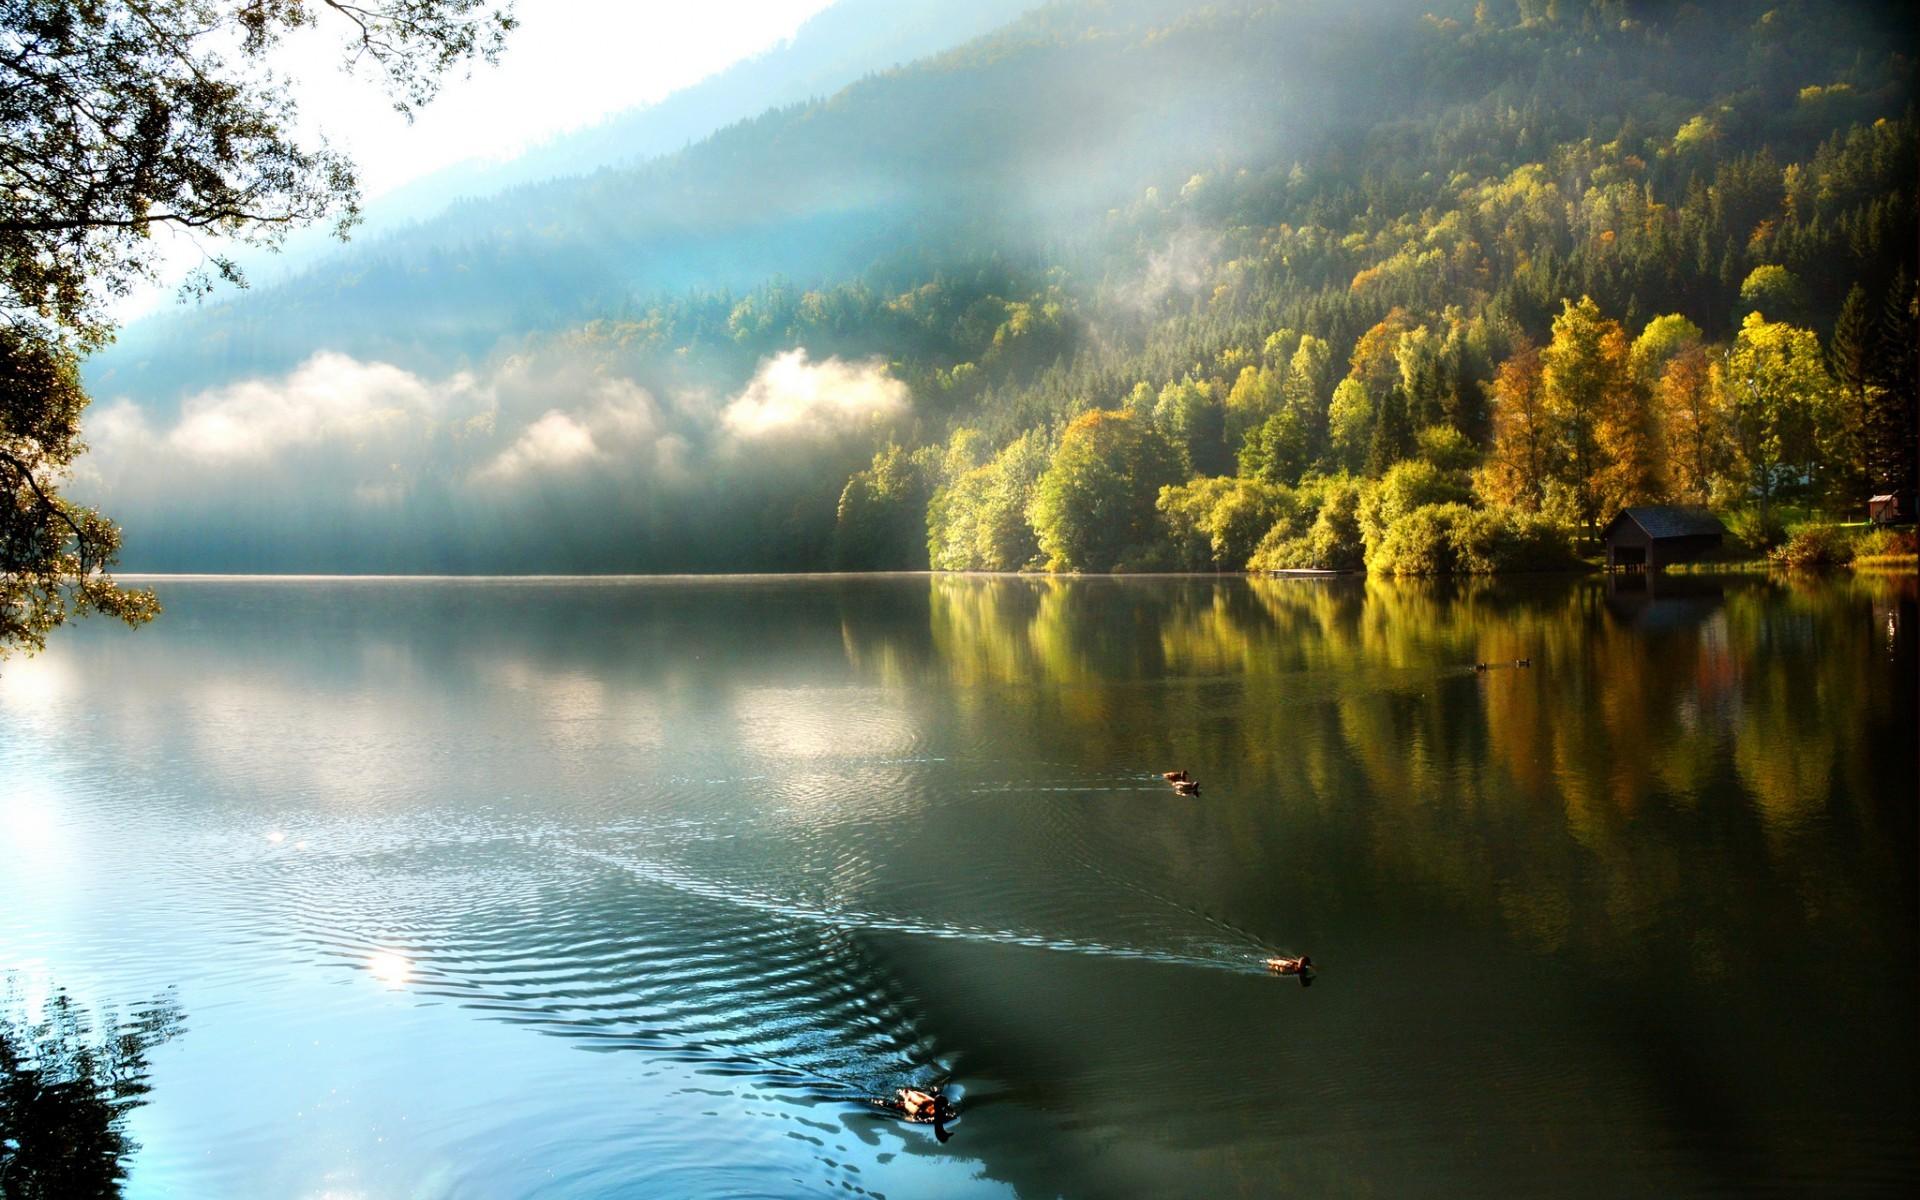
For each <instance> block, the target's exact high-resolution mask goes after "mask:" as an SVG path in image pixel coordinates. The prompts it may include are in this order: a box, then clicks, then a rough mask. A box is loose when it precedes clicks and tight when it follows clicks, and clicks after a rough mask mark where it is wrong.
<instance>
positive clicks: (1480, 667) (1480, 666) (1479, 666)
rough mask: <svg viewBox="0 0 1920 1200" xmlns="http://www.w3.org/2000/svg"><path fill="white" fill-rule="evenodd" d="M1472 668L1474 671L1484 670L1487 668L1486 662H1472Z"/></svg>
mask: <svg viewBox="0 0 1920 1200" xmlns="http://www.w3.org/2000/svg"><path fill="white" fill-rule="evenodd" d="M1473 669H1474V670H1476V671H1484V670H1486V669H1487V664H1486V663H1475V664H1473Z"/></svg>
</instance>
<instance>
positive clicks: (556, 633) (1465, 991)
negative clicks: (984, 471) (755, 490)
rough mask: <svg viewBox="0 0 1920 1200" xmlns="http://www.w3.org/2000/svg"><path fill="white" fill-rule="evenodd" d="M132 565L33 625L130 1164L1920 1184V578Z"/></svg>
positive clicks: (15, 697) (1474, 1187) (38, 951)
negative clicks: (114, 1037) (1168, 778)
mask: <svg viewBox="0 0 1920 1200" xmlns="http://www.w3.org/2000/svg"><path fill="white" fill-rule="evenodd" d="M155 585H156V586H157V587H158V589H159V592H160V595H161V599H162V601H163V603H164V604H165V606H166V613H165V615H164V616H163V617H162V618H161V619H160V620H159V621H158V622H157V623H156V624H154V625H153V626H151V627H149V628H146V629H142V630H139V631H137V632H130V631H128V630H125V629H123V628H118V627H113V626H110V625H108V624H106V623H104V622H97V621H96V622H90V623H83V624H81V625H79V626H75V627H73V628H70V629H68V630H64V631H62V632H61V633H59V634H58V635H56V637H55V640H54V642H53V644H52V646H51V647H50V649H49V650H48V651H47V652H46V653H45V654H43V655H41V656H39V657H37V658H34V659H29V660H9V661H8V662H6V663H5V664H4V666H0V781H3V782H0V973H4V975H5V977H6V982H5V1002H6V1004H7V1006H8V1008H7V1010H6V1011H7V1012H8V1013H9V1014H11V1015H10V1016H8V1017H7V1018H6V1020H7V1021H8V1022H9V1024H8V1026H7V1027H8V1028H10V1029H12V1030H13V1031H14V1034H13V1036H16V1038H17V1039H21V1040H31V1035H32V1030H31V1029H30V1026H32V1024H33V1022H34V1020H35V1019H36V1018H35V1014H38V1013H42V1012H44V1011H46V1010H47V1008H48V1005H49V1003H50V1000H51V997H53V996H54V995H56V994H64V995H65V996H66V997H68V998H69V1000H70V1002H71V1004H72V1005H73V1006H74V1011H75V1012H77V1013H78V1014H80V1015H79V1016H78V1017H76V1018H75V1019H76V1020H81V1021H86V1022H90V1023H91V1025H92V1027H93V1028H95V1029H99V1028H103V1027H106V1026H107V1025H108V1023H109V1022H115V1021H117V1022H118V1023H119V1026H120V1027H122V1028H133V1029H136V1030H138V1031H139V1032H138V1033H137V1036H136V1038H135V1041H136V1043H137V1049H138V1051H139V1052H138V1053H137V1054H134V1055H132V1059H133V1061H132V1062H131V1063H130V1065H129V1070H131V1071H133V1072H134V1073H136V1074H139V1075H144V1077H145V1082H146V1086H147V1087H149V1088H150V1091H148V1092H146V1093H145V1094H144V1096H142V1097H139V1099H141V1100H143V1101H144V1102H143V1103H140V1104H139V1105H138V1106H137V1107H134V1108H132V1110H131V1113H130V1115H129V1116H128V1118H127V1122H126V1129H127V1132H128V1134H129V1135H130V1138H131V1140H132V1142H134V1143H137V1149H134V1148H132V1147H127V1148H125V1149H126V1154H125V1157H124V1161H123V1162H122V1163H121V1166H122V1167H123V1168H124V1170H125V1173H126V1180H125V1185H124V1187H125V1194H127V1195H128V1196H132V1197H162V1196H165V1197H175V1196H178V1197H194V1198H203V1197H211V1198H224V1197H236V1198H238V1197H264V1196H274V1197H313V1198H316V1200H317V1198H321V1197H327V1198H334V1200H347V1198H356V1197H368V1198H376V1197H409V1198H413V1200H430V1198H435V1197H489V1198H490V1197H522V1196H541V1197H588V1196H593V1197H598V1196H649V1195H661V1196H691V1195H719V1194H725V1195H740V1196H744V1195H756V1196H762V1195H763V1196H808V1195H829V1194H830V1195H835V1196H846V1195H871V1196H880V1195H885V1196H893V1197H922V1196H1022V1197H1050V1196H1055V1195H1064V1196H1125V1195H1192V1196H1201V1195H1207V1196H1222V1195H1242V1196H1265V1195H1272V1194H1286V1193H1298V1194H1301V1195H1378V1196H1402V1195H1423V1194H1424V1195H1436V1196H1458V1195H1467V1194H1473V1193H1476V1192H1480V1191H1483V1190H1485V1191H1493V1192H1498V1193H1502V1194H1515V1195H1549V1194H1551V1195H1578V1194H1590V1195H1609V1196H1612V1195H1622V1194H1636V1193H1652V1194H1661V1195H1688V1194H1691V1195H1699V1194H1707V1193H1726V1192H1730V1191H1739V1192H1759V1193H1764V1192H1777V1193H1782V1194H1794V1195H1801V1194H1806V1193H1809V1192H1817V1193H1829V1194H1845V1195H1863V1194H1874V1193H1883V1192H1884V1193H1889V1194H1891V1193H1901V1194H1904V1193H1905V1192H1906V1191H1907V1190H1908V1189H1909V1188H1910V1187H1911V1186H1913V1185H1914V1184H1915V1183H1916V1182H1920V1152H1917V1151H1916V1144H1915V1138H1914V1136H1913V1135H1914V1129H1915V1121H1916V1115H1917V1114H1920V1102H1917V1096H1916V1078H1917V1073H1916V1066H1920V1062H1917V1061H1916V1049H1917V1046H1916V1042H1917V1040H1920V1026H1917V1023H1916V1022H1915V1020H1914V1014H1915V1012H1916V1009H1917V1008H1920V977H1917V967H1916V963H1917V961H1920V958H1917V955H1916V949H1917V947H1916V913H1915V895H1916V882H1917V881H1916V854H1915V847H1916V822H1915V796H1916V793H1917V791H1920V786H1917V784H1920V781H1917V780H1916V769H1915V747H1914V735H1915V728H1916V711H1915V679H1916V652H1915V635H1916V633H1917V632H1920V616H1917V615H1916V581H1915V580H1913V579H1911V578H1901V577H1881V578H1874V577H1861V578H1858V579H1855V578H1851V577H1847V576H1839V577H1832V578H1826V579H1821V578H1805V579H1785V578H1779V577H1772V578H1769V577H1765V576H1743V577H1727V578H1713V577H1706V576H1678V577H1672V578H1659V579H1655V580H1653V581H1652V583H1651V587H1650V588H1649V585H1648V583H1647V581H1646V580H1644V579H1640V578H1632V579H1627V580H1625V581H1621V582H1617V583H1615V584H1612V585H1609V584H1608V583H1606V582H1604V581H1601V580H1598V579H1592V578H1588V579H1547V580H1536V581H1527V582H1513V583H1500V584H1497V585H1495V584H1487V583H1474V584H1457V585H1450V584H1420V583H1398V584H1396V583H1390V582H1384V581H1379V580H1372V581H1363V580H1357V579H1341V580H1310V581H1309V580H1247V579H1240V578H1232V577H1227V578H1218V579H1215V578H1135V579H1108V578H1090V579H1080V580H1053V579H1028V578H968V577H931V578H930V577H927V576H924V575H919V576H882V577H867V578H850V577H811V578H782V579H770V578H756V579H744V578H743V579H663V580H491V581H489V580H437V581H436V580H337V579H336V580H277V581H270V580H257V579H255V580H240V579H236V580H198V579H162V580H158V581H155ZM1521 659H1525V660H1528V662H1529V664H1530V665H1527V666H1524V667H1523V666H1518V665H1515V662H1516V660H1521ZM1477 663H1485V664H1488V669H1486V670H1476V669H1475V664H1477ZM1175 768H1186V769H1189V770H1191V771H1192V772H1193V774H1194V775H1195V776H1196V777H1197V778H1198V779H1199V780H1200V782H1201V784H1202V792H1201V795H1200V796H1198V797H1194V798H1186V797H1180V796H1176V795H1173V794H1172V792H1171V790H1170V789H1169V788H1168V786H1167V785H1166V784H1165V783H1164V782H1163V781H1162V780H1161V779H1160V778H1159V773H1160V772H1161V771H1166V770H1172V769H1175ZM1276 952H1283V953H1288V954H1299V953H1308V954H1311V955H1312V956H1313V958H1314V960H1315V962H1316V964H1318V973H1317V975H1316V976H1315V978H1314V981H1313V984H1312V986H1310V987H1303V986H1301V985H1300V983H1299V982H1298V981H1297V980H1294V979H1286V978H1280V977H1277V976H1274V975H1271V974H1268V973H1267V972H1266V971H1265V970H1264V969H1263V967H1262V965H1261V959H1262V958H1263V957H1265V956H1266V955H1268V954H1272V953H1276ZM80 1036H82V1037H83V1038H84V1036H86V1035H85V1034H84V1031H82V1033H81V1035H80ZM939 1079H950V1080H951V1085H950V1086H951V1091H952V1094H953V1095H954V1096H955V1097H957V1106H958V1119H957V1121H956V1122H955V1123H954V1124H953V1125H952V1127H951V1129H950V1130H949V1132H950V1133H951V1135H952V1136H951V1139H950V1140H948V1141H946V1142H944V1143H943V1142H941V1141H940V1140H939V1139H937V1138H936V1137H935V1136H934V1133H933V1131H932V1130H931V1129H930V1128H928V1127H926V1126H920V1125H909V1124H906V1123H903V1122H900V1121H898V1120H894V1119H889V1117H888V1116H887V1115H886V1114H885V1113H883V1112H881V1111H879V1110H878V1109H876V1108H875V1107H873V1106H872V1105H871V1104H869V1103H868V1102H867V1098H868V1097H872V1096H880V1095H888V1094H891V1092H892V1091H893V1089H895V1088H897V1087H900V1086H903V1085H907V1084H913V1083H918V1084H925V1083H929V1082H932V1081H935V1080H939Z"/></svg>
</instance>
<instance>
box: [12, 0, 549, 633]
mask: <svg viewBox="0 0 1920 1200" xmlns="http://www.w3.org/2000/svg"><path fill="white" fill-rule="evenodd" d="M494 3H495V0H366V2H365V3H361V4H349V3H345V2H344V0H270V2H269V0H138V2H136V0H95V2H91V3H85V4H78V3H50V2H47V0H0V45H3V46H4V50H0V180H4V182H5V187H4V188H0V387H4V398H3V399H0V653H3V652H4V651H5V650H6V649H7V648H9V647H12V646H25V647H27V648H28V649H33V648H37V647H39V646H40V645H42V644H43V643H44V640H45V638H46V635H47V634H48V632H50V631H51V630H52V629H54V628H55V627H57V626H59V625H60V624H62V623H63V622H65V621H66V620H67V619H69V618H70V617H73V616H78V615H82V614H85V613H88V612H101V613H106V614H109V615H112V616H115V617H119V618H121V619H123V620H125V621H127V622H128V623H130V624H138V623H140V622H142V621H146V620H149V619H151V617H152V616H153V615H154V613H155V612H156V611H158V610H157V606H156V605H155V602H154V599H153V596H152V594H151V593H149V592H144V591H134V590H128V589H123V588H120V587H118V586H117V585H116V584H115V583H114V582H113V580H112V578H111V576H110V575H108V574H107V569H108V568H109V567H110V566H111V565H112V564H113V562H114V560H115V557H116V555H117V553H118V550H119V531H118V530H117V529H116V528H115V527H114V525H113V524H112V523H111V522H110V521H108V520H107V519H106V518H104V517H103V516H101V515H100V514H99V513H97V512H95V511H93V510H92V509H89V508H85V507H83V506H81V505H77V504H74V503H73V502H71V501H69V500H68V499H66V498H65V497H64V496H62V495H61V494H60V487H61V484H62V483H63V482H64V480H65V479H66V477H67V474H68V472H69V470H70V469H71V466H72V464H73V461H74V459H75V458H76V457H77V456H78V455H79V454H80V452H81V449H82V446H81V443H80V441H79V422H80V415H81V412H82V410H83V409H84V408H85V406H86V395H85V393H84V392H83V390H82V389H81V386H80V382H79V377H78V372H77V365H76V364H77V361H78V358H79V356H80V355H82V354H85V353H87V352H90V351H93V350H96V349H98V348H99V347H100V346H102V345H103V344H105V343H106V342H107V341H109V340H110V339H111V337H112V334H113V323H112V320H111V319H110V317H109V315H108V312H109V310H108V304H109V302H110V301H111V300H112V299H113V298H114V297H117V296H122V295H125V294H126V293H127V292H128V291H129V290H130V289H131V288H132V287H133V286H134V285H135V284H136V283H138V282H140V281H142V280H145V279H150V278H152V277H153V275H154V273H155V269H156V264H157V262H158V258H157V255H158V253H159V243H158V242H157V241H156V240H155V238H154V234H155V233H156V232H158V231H161V230H166V229H176V230H187V231H201V232H205V233H212V234H217V235H220V236H223V237H226V238H228V239H231V240H235V241H241V242H252V243H255V244H263V243H264V244H268V245H272V244H276V243H278V242H279V241H280V239H281V238H283V237H284V236H285V234H286V231H288V230H289V229H291V228H293V227H295V226H298V225H303V224H307V223H310V222H314V221H319V220H324V219H327V218H333V219H334V220H335V221H336V223H337V227H338V228H339V229H341V230H343V231H344V229H345V228H346V227H347V226H349V225H351V224H352V223H353V221H354V220H355V219H356V217H357V216H358V207H357V197H358V192H357V189H356V185H355V181H354V173H353V168H352V164H351V163H350V162H349V161H348V160H347V159H346V158H344V157H343V156H341V155H340V154H338V153H336V152H334V151H332V150H330V149H328V148H327V147H326V146H325V145H324V144H322V145H318V146H316V145H312V144H309V143H304V142H303V141H302V140H301V139H300V138H299V137H298V136H297V135H296V132H295V131H296V119H297V115H298V114H297V113H296V111H295V107H294V102H293V99H292V97H291V95H290V94H289V92H288V91H287V89H286V86H285V83H284V81H283V80H281V79H280V78H279V77H278V76H277V75H276V74H275V73H274V72H272V71H271V70H269V65H268V61H267V59H268V56H269V54H270V52H271V51H272V50H273V49H274V47H276V46H277V45H279V43H280V42H281V40H282V39H283V38H284V37H285V36H286V35H287V34H288V33H290V32H292V31H294V30H297V29H301V28H305V27H309V26H317V25H321V24H324V23H327V22H329V21H330V22H331V23H333V24H334V25H336V26H337V27H338V28H339V29H340V30H341V32H342V33H343V35H344V38H345V57H346V61H347V64H348V65H349V67H350V68H353V69H355V70H359V71H362V72H365V73H368V74H371V75H374V76H376V77H378V78H379V79H381V80H382V81H383V82H384V83H385V85H386V87H387V89H388V91H389V92H390V94H391V95H392V97H393V99H394V102H395V104H396V106H397V107H399V108H401V109H402V110H403V111H409V112H410V111H411V110H412V109H413V108H414V107H416V106H418V105H420V104H423V103H425V102H426V101H428V100H429V99H431V98H432V96H433V94H434V91H435V89H436V85H437V82H438V80H439V79H440V77H441V76H442V75H443V74H444V73H445V72H446V71H447V70H449V69H451V68H454V67H456V66H459V65H462V64H464V63H468V62H470V61H472V60H474V59H476V58H478V59H487V60H491V59H492V58H493V57H494V56H495V55H497V54H498V53H499V51H500V48H501V44H502V39H503V38H504V37H505V35H506V33H507V32H508V31H509V30H510V29H511V28H512V27H513V24H514V20H513V17H512V15H511V12H510V10H509V9H507V8H506V7H505V6H504V5H503V6H501V7H499V8H495V7H494ZM218 278H226V279H229V280H234V281H239V280H240V272H239V270H238V268H237V267H236V266H235V265H234V264H233V262H232V261H231V259H228V258H224V257H214V258H211V259H210V260H209V261H208V262H207V263H206V265H205V267H204V268H203V269H202V270H201V271H199V272H198V273H196V274H195V275H194V276H193V277H192V278H191V279H190V280H189V285H188V286H189V290H205V289H206V288H208V287H211V286H212V284H213V281H214V280H216V279H218Z"/></svg>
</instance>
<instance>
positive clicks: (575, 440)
mask: <svg viewBox="0 0 1920 1200" xmlns="http://www.w3.org/2000/svg"><path fill="white" fill-rule="evenodd" d="M659 438H660V417H659V414H658V412H657V410H656V408H655V406H654V402H653V398H652V397H651V396H650V395H648V394H647V392H646V391H645V390H644V389H642V388H640V387H638V386H636V385H635V384H633V383H632V382H630V381H628V380H624V379H609V380H602V381H600V382H599V383H598V384H596V385H594V386H593V388H592V389H591V393H590V396H589V398H588V399H587V401H586V402H585V403H584V404H583V405H581V406H580V407H578V408H575V409H573V410H566V409H560V408H550V409H548V410H547V411H546V412H544V413H542V414H540V416H539V417H538V418H537V419H536V420H535V421H534V422H533V423H532V424H530V425H528V426H526V428H524V429H523V430H521V432H520V435H519V436H518V437H517V438H515V439H514V440H513V442H512V444H510V445H509V446H507V448H506V449H504V450H502V451H500V453H499V454H497V455H495V456H494V457H493V459H492V460H491V461H489V462H487V463H486V464H485V465H484V466H482V467H481V468H480V469H479V470H477V471H475V472H474V475H473V478H474V479H475V481H477V482H510V481H512V480H515V479H523V478H528V477H532V476H550V475H555V474H560V475H564V474H566V473H568V472H571V471H575V470H578V469H579V468H581V467H582V466H584V465H586V464H590V463H600V464H603V465H612V464H615V463H626V464H629V465H633V466H640V467H644V466H645V465H646V462H647V460H648V458H650V457H652V455H650V453H649V450H650V448H651V447H653V446H654V445H655V444H656V443H657V442H658V441H659Z"/></svg>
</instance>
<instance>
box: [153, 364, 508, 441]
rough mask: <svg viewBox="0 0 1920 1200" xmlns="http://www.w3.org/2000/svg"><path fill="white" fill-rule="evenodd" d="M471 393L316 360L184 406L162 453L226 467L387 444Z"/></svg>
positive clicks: (465, 386) (374, 368) (469, 381)
mask: <svg viewBox="0 0 1920 1200" xmlns="http://www.w3.org/2000/svg"><path fill="white" fill-rule="evenodd" d="M473 388H474V380H473V377H472V376H471V375H467V374H460V375H455V376H453V377H452V378H450V379H447V380H444V381H441V382H438V383H429V382H427V381H426V380H424V379H421V378H420V377H419V376H417V375H414V374H413V373H411V372H409V371H403V370H401V369H400V368H399V367H395V366H390V365H388V364H386V363H363V362H359V361H357V360H355V359H352V358H349V357H347V356H346V355H344V354H316V355H314V356H313V357H312V358H310V359H308V360H307V361H306V362H305V363H303V364H301V366H300V367H299V368H298V369H296V370H295V371H294V372H293V373H292V374H290V375H288V376H286V377H285V378H284V379H277V380H248V381H245V382H242V383H237V384H234V385H232V386H230V387H224V388H216V389H214V390H212V391H208V392H202V393H201V394H199V395H198V396H195V397H193V398H191V399H189V400H188V401H187V402H186V404H184V405H183V406H182V408H181V413H180V420H179V423H178V424H176V425H175V426H174V427H173V428H172V429H171V430H169V431H168V432H167V434H166V436H165V445H166V448H167V449H169V450H172V451H174V452H176V453H178V454H180V455H182V456H183V457H186V458H190V459H197V460H200V461H202V462H206V463H229V464H230V463H236V462H257V461H260V460H263V459H266V458H270V457H272V456H273V455H275V454H277V453H279V452H280V451H282V450H285V449H287V448H289V447H296V446H309V445H315V444H319V443H325V442H367V441H373V440H390V439H391V438H393V437H394V436H396V435H397V434H400V433H401V432H402V431H403V430H405V429H407V428H408V427H416V426H419V425H421V424H424V423H428V422H432V421H435V420H437V419H438V418H439V416H440V415H441V414H442V413H443V412H444V411H445V410H446V409H447V408H448V406H449V402H450V401H452V400H453V399H454V398H456V397H460V396H462V395H465V394H469V393H471V392H472V390H473ZM121 420H122V422H123V423H124V422H125V421H126V420H127V417H126V416H125V414H123V415H122V417H121Z"/></svg>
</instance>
